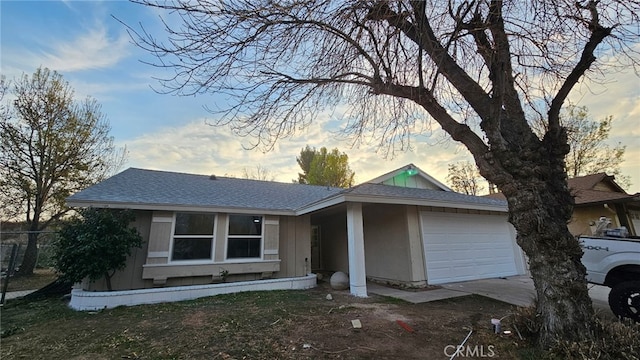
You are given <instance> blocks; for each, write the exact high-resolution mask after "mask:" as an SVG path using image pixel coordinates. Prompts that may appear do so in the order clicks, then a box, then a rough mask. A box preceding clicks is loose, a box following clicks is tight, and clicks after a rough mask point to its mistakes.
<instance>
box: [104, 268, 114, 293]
mask: <svg viewBox="0 0 640 360" xmlns="http://www.w3.org/2000/svg"><path fill="white" fill-rule="evenodd" d="M104 281H105V282H106V283H107V290H108V291H112V290H113V289H112V288H111V275H110V274H109V272H108V271H106V272H105V273H104Z"/></svg>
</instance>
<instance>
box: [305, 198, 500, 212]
mask: <svg viewBox="0 0 640 360" xmlns="http://www.w3.org/2000/svg"><path fill="white" fill-rule="evenodd" d="M346 202H360V203H376V204H393V205H415V206H433V207H442V208H452V209H467V210H484V211H496V212H505V213H506V212H508V211H509V208H508V206H507V205H506V204H504V205H493V204H475V203H465V202H457V201H453V202H452V201H444V200H427V199H415V198H409V197H389V196H380V195H354V194H340V195H338V196H334V197H331V198H328V199H325V200H322V201H319V202H316V203H314V204H311V205H309V206H305V207H302V208H300V209H298V210H297V211H296V215H303V214H308V213H311V212H314V211H318V210H322V209H325V208H328V207H330V206H333V205H337V204H341V203H346Z"/></svg>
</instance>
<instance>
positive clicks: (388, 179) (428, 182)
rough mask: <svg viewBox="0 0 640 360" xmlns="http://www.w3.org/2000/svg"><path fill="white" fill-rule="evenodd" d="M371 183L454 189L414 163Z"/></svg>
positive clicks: (370, 181) (444, 189)
mask: <svg viewBox="0 0 640 360" xmlns="http://www.w3.org/2000/svg"><path fill="white" fill-rule="evenodd" d="M366 183H369V184H384V185H391V186H398V187H406V188H417V189H430V190H440V191H452V190H451V189H450V188H449V187H447V186H446V185H444V184H443V183H441V182H440V181H438V180H436V179H435V178H434V177H432V176H431V175H429V174H427V173H426V172H424V171H422V170H421V169H420V168H418V167H417V166H415V165H414V164H407V165H405V166H403V167H401V168H399V169H396V170H393V171H390V172H388V173H386V174H384V175H381V176H378V177H377V178H375V179H372V180H369V181H367V182H366Z"/></svg>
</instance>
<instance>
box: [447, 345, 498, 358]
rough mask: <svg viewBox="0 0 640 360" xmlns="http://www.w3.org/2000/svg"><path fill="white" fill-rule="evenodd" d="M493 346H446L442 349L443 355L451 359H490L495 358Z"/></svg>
mask: <svg viewBox="0 0 640 360" xmlns="http://www.w3.org/2000/svg"><path fill="white" fill-rule="evenodd" d="M493 349H495V346H494V345H488V346H484V345H474V346H471V345H466V346H462V345H447V346H445V347H444V354H445V355H446V356H447V357H449V358H451V359H453V358H458V357H461V358H464V357H475V358H478V357H481V358H485V357H486V358H490V357H494V356H496V353H495V351H493Z"/></svg>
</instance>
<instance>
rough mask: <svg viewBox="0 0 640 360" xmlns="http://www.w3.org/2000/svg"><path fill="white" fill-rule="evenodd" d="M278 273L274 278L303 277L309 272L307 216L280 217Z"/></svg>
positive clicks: (309, 247)
mask: <svg viewBox="0 0 640 360" xmlns="http://www.w3.org/2000/svg"><path fill="white" fill-rule="evenodd" d="M279 243H280V250H279V251H280V271H279V272H278V273H276V274H275V277H279V278H285V277H296V276H305V275H307V274H308V273H310V272H311V221H310V216H309V215H303V216H298V217H289V216H281V217H280V237H279Z"/></svg>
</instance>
